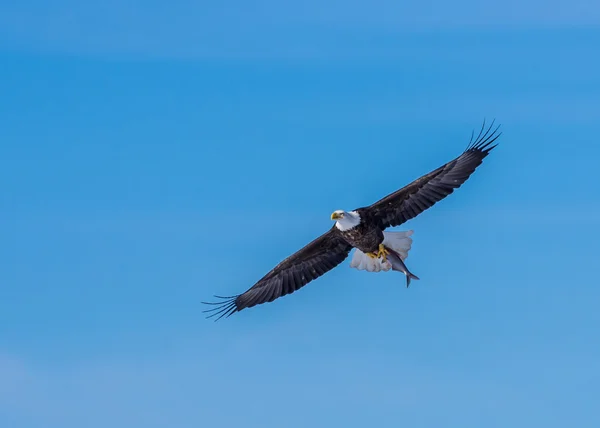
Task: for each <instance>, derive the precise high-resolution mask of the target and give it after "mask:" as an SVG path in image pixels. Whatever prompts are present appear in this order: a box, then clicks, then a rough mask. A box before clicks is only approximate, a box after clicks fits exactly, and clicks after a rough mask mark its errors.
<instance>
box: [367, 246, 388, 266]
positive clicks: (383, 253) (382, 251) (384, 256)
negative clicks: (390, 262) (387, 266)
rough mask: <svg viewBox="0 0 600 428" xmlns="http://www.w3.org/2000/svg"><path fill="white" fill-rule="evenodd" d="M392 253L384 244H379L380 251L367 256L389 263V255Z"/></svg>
mask: <svg viewBox="0 0 600 428" xmlns="http://www.w3.org/2000/svg"><path fill="white" fill-rule="evenodd" d="M389 253H390V252H389V251H388V250H387V248H385V247H384V245H383V244H379V250H377V252H376V253H367V256H369V257H370V258H372V259H379V258H380V259H381V260H382V261H383V262H384V263H385V262H386V261H387V255H388V254H389Z"/></svg>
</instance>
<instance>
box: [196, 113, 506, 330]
mask: <svg viewBox="0 0 600 428" xmlns="http://www.w3.org/2000/svg"><path fill="white" fill-rule="evenodd" d="M492 128H493V122H492V124H491V125H490V126H489V127H488V128H487V129H485V122H484V125H483V126H482V128H481V131H480V132H479V135H478V136H477V137H476V138H473V137H474V134H472V135H471V141H470V142H469V145H468V147H467V148H466V150H465V151H464V152H463V153H462V154H461V155H460V156H458V157H457V158H456V159H453V160H452V161H450V162H448V163H446V164H444V165H442V166H440V167H439V168H437V169H435V170H433V171H431V172H430V173H428V174H426V175H424V176H422V177H421V178H418V179H417V180H415V181H413V182H412V183H410V184H409V185H407V186H405V187H403V188H401V189H400V190H397V191H396V192H394V193H391V194H390V195H388V196H386V197H385V198H383V199H381V200H379V201H377V202H375V203H374V204H372V205H370V206H368V207H363V208H357V209H355V210H352V211H344V210H337V211H334V212H333V213H332V214H331V219H332V220H335V224H334V225H333V226H332V227H331V229H329V231H327V232H325V233H324V234H323V235H321V236H319V237H318V238H317V239H315V240H314V241H312V242H311V243H309V244H308V245H306V246H305V247H304V248H302V249H301V250H299V251H297V252H296V253H294V254H292V255H291V256H289V257H288V258H286V259H285V260H283V261H282V262H281V263H279V264H278V265H277V266H275V267H274V268H273V269H272V270H271V271H270V272H269V273H267V274H266V275H265V276H264V277H263V278H261V279H260V280H259V281H258V282H257V283H256V284H254V285H253V286H252V287H251V288H249V289H248V290H247V291H246V292H244V293H242V294H239V295H236V296H230V297H220V296H215V297H217V298H219V299H222V301H221V302H216V303H212V302H210V303H206V302H204V303H205V304H208V305H212V306H214V307H213V308H211V309H208V310H207V311H205V312H209V313H210V315H209V318H210V317H217V319H220V318H221V317H223V316H230V315H231V314H233V313H235V312H239V311H241V310H242V309H245V308H250V307H252V306H256V305H260V304H262V303H267V302H272V301H273V300H275V299H277V298H278V297H281V296H285V295H286V294H291V293H293V292H294V291H296V290H298V289H299V288H301V287H303V286H305V285H306V284H308V283H309V282H311V281H313V280H315V279H317V278H318V277H320V276H321V275H323V274H325V273H326V272H328V271H330V270H332V269H333V268H335V267H336V266H337V265H339V264H340V263H341V262H343V261H344V260H345V259H346V258H347V257H348V255H349V254H350V251H351V250H352V249H353V248H354V249H355V252H354V255H353V257H352V261H351V263H350V267H353V268H356V269H359V270H367V271H369V272H379V271H389V270H390V269H392V270H395V271H399V272H402V273H404V274H405V275H406V286H407V287H408V286H409V284H410V281H411V279H419V278H418V277H417V276H415V275H414V274H413V273H411V272H410V271H409V270H408V268H407V267H406V265H405V264H404V260H405V259H406V257H408V251H409V250H410V247H411V245H412V239H411V237H410V236H411V235H412V231H410V230H409V231H402V232H389V231H388V232H386V231H385V229H387V228H389V227H394V226H399V225H401V224H403V223H404V222H406V221H408V220H410V219H412V218H414V217H416V216H418V215H419V214H421V213H422V212H423V211H425V210H426V209H428V208H430V207H432V206H433V205H434V204H435V203H436V202H438V201H440V200H442V199H444V198H445V197H446V196H448V195H449V194H451V193H452V192H453V191H454V189H457V188H458V187H460V186H461V185H462V184H463V183H464V182H465V181H467V179H468V178H469V177H470V176H471V174H472V173H473V172H474V171H475V169H476V168H477V167H478V166H479V165H481V163H482V162H483V159H484V158H485V157H486V156H487V155H488V154H489V153H490V151H491V150H492V149H493V148H494V147H496V145H494V144H493V143H494V142H495V141H496V139H497V138H498V137H499V136H500V134H501V133H498V132H497V131H498V129H499V126H498V127H496V128H495V129H493V130H492Z"/></svg>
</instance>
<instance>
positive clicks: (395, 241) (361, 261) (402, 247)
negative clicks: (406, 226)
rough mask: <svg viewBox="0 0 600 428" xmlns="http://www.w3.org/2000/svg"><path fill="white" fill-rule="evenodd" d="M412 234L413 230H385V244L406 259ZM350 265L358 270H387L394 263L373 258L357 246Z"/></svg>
mask: <svg viewBox="0 0 600 428" xmlns="http://www.w3.org/2000/svg"><path fill="white" fill-rule="evenodd" d="M412 234H413V231H412V230H407V231H403V232H383V245H385V246H386V247H388V248H390V249H392V250H394V251H395V252H397V253H398V255H399V256H400V257H401V258H402V260H404V259H406V258H407V257H408V251H409V250H410V247H411V246H412V238H411V237H410V236H411V235H412ZM350 267H351V268H356V269H358V270H366V271H367V272H381V271H384V272H386V271H388V270H390V269H391V268H392V265H391V264H390V262H388V261H387V260H386V261H385V262H382V260H381V259H373V258H371V257H369V256H367V255H366V254H365V253H363V252H362V251H360V250H359V249H358V248H357V249H355V250H354V255H353V256H352V261H351V262H350Z"/></svg>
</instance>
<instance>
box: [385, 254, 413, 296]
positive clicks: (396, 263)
mask: <svg viewBox="0 0 600 428" xmlns="http://www.w3.org/2000/svg"><path fill="white" fill-rule="evenodd" d="M386 250H388V251H389V254H388V255H387V259H388V261H389V262H390V264H391V265H392V270H395V271H398V272H402V273H403V274H404V275H406V287H407V288H408V286H409V285H410V280H411V279H416V280H418V279H419V277H418V276H416V275H413V274H412V273H411V272H410V271H409V270H408V268H407V267H406V265H405V264H404V262H403V261H402V257H400V256H399V255H398V253H396V252H395V251H394V250H392V249H390V248H387V247H386Z"/></svg>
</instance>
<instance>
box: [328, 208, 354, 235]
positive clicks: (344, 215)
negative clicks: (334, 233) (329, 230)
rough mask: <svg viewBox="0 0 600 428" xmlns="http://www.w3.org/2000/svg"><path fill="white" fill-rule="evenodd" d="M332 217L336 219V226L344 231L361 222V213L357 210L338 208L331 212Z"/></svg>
mask: <svg viewBox="0 0 600 428" xmlns="http://www.w3.org/2000/svg"><path fill="white" fill-rule="evenodd" d="M331 219H332V220H336V222H335V226H336V227H337V228H338V229H339V230H342V231H344V230H349V229H352V228H353V227H356V226H358V225H359V224H360V215H359V214H358V213H357V212H356V211H350V212H348V211H344V210H336V211H334V212H333V213H332V214H331Z"/></svg>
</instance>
